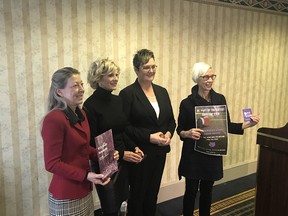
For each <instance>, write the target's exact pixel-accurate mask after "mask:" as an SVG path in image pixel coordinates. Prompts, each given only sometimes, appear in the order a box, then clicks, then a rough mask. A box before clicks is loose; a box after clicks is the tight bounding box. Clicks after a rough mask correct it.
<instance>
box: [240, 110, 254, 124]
mask: <svg viewBox="0 0 288 216" xmlns="http://www.w3.org/2000/svg"><path fill="white" fill-rule="evenodd" d="M242 113H243V118H244V122H250V121H252V120H251V118H250V117H251V115H252V110H251V108H245V109H243V110H242Z"/></svg>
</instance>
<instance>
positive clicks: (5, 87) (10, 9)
mask: <svg viewBox="0 0 288 216" xmlns="http://www.w3.org/2000/svg"><path fill="white" fill-rule="evenodd" d="M0 11H1V15H0V52H1V53H0V55H1V62H0V77H1V82H0V102H1V108H0V109H1V110H0V111H1V113H2V114H1V116H0V148H1V152H0V200H1V202H0V215H7V216H8V215H11V216H12V215H13V216H14V215H24V216H26V215H27V216H31V215H34V216H39V215H41V216H42V215H47V187H48V184H49V181H50V178H51V175H50V174H48V173H47V172H46V171H45V169H44V166H43V147H42V145H43V144H42V140H41V136H40V133H39V131H40V123H41V119H42V117H43V115H44V114H45V112H46V108H45V107H46V98H47V94H48V88H49V84H50V78H51V75H52V73H53V72H54V71H55V70H57V69H58V68H60V67H63V66H72V67H75V68H78V69H79V70H80V71H81V72H82V79H83V80H84V81H85V88H86V93H85V97H86V98H87V97H88V96H89V95H90V94H91V93H92V90H91V89H90V88H89V87H88V85H87V84H86V75H87V68H88V66H89V64H90V63H91V62H92V61H93V60H94V59H96V58H98V57H109V58H111V59H114V60H115V62H117V63H118V64H119V66H120V67H121V76H120V82H119V87H118V89H117V91H116V92H115V93H116V94H118V92H119V91H120V90H121V89H122V88H124V87H125V86H126V85H128V84H130V83H131V82H134V80H135V78H136V76H135V74H134V72H133V69H132V58H133V54H134V53H135V51H136V50H137V49H140V48H148V49H151V50H153V51H154V52H155V55H156V62H157V64H158V66H159V68H158V72H157V75H156V79H155V83H157V84H160V85H162V86H165V87H166V88H167V89H168V91H169V93H170V96H171V100H172V105H173V109H174V114H175V117H176V118H177V116H178V109H179V104H180V101H181V100H182V99H183V98H185V97H187V95H188V94H190V89H191V87H192V86H193V85H194V83H193V82H192V80H191V67H192V65H193V64H194V63H195V62H197V61H206V62H208V63H210V64H211V65H212V66H213V68H214V70H215V73H216V74H217V79H216V80H215V84H214V89H215V90H216V91H218V92H221V93H223V94H224V95H225V96H226V98H227V102H228V108H229V110H230V114H231V117H232V120H233V121H236V122H237V121H242V114H241V110H242V108H244V107H251V108H252V110H253V111H254V112H255V113H258V114H260V116H261V118H262V121H261V123H260V125H259V126H258V127H274V128H276V127H281V126H284V124H286V122H287V119H288V110H287V106H288V100H287V99H288V98H287V97H288V96H287V92H288V85H287V83H288V71H287V66H286V61H287V59H288V51H287V47H288V28H287V26H288V17H287V16H282V15H276V14H271V13H263V12H261V11H252V10H244V9H242V8H232V7H224V6H221V5H215V4H201V3H199V2H193V1H184V0H157V1H155V0H118V1H115V0H83V1H77V0H62V1H55V0H46V1H43V0H1V1H0ZM258 127H255V128H251V129H247V130H246V131H245V134H244V136H236V135H231V136H229V141H230V143H229V153H228V156H226V157H225V158H224V165H225V169H227V168H231V167H237V166H239V165H242V164H246V163H249V162H254V161H256V160H257V152H258V151H257V146H256V131H257V128H258ZM171 145H172V150H171V152H170V153H169V156H168V158H167V164H166V167H165V172H164V175H163V179H162V185H163V186H164V185H169V184H173V183H175V182H178V177H177V166H178V161H179V157H180V153H181V142H180V140H179V138H178V137H177V136H174V138H173V140H172V144H171ZM94 198H95V204H96V205H97V203H98V204H99V202H98V199H97V197H94Z"/></svg>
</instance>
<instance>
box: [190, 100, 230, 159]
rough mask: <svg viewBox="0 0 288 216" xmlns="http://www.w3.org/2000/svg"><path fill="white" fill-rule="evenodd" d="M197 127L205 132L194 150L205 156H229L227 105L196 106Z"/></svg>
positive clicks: (197, 141)
mask: <svg viewBox="0 0 288 216" xmlns="http://www.w3.org/2000/svg"><path fill="white" fill-rule="evenodd" d="M195 119H196V127H197V128H200V129H202V130H203V131H204V132H203V134H202V135H201V138H200V139H199V140H196V142H195V147H194V149H195V150H196V151H199V152H201V153H204V154H209V155H215V156H222V155H227V146H228V126H227V107H226V105H212V106H196V107H195Z"/></svg>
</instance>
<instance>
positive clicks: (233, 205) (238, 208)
mask: <svg viewBox="0 0 288 216" xmlns="http://www.w3.org/2000/svg"><path fill="white" fill-rule="evenodd" d="M254 198H255V188H253V189H250V190H247V191H244V192H242V193H239V194H236V195H234V196H231V197H228V198H226V199H223V200H220V201H218V202H215V203H213V204H212V206H211V216H233V215H235V216H240V215H241V216H244V215H245V216H253V215H254ZM194 216H199V211H198V209H197V210H195V211H194Z"/></svg>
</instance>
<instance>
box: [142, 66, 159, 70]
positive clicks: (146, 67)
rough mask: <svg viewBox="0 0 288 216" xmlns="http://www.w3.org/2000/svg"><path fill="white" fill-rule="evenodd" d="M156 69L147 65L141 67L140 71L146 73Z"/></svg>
mask: <svg viewBox="0 0 288 216" xmlns="http://www.w3.org/2000/svg"><path fill="white" fill-rule="evenodd" d="M156 68H157V65H151V66H148V65H144V66H142V69H143V70H146V71H148V70H150V69H151V70H156Z"/></svg>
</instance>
